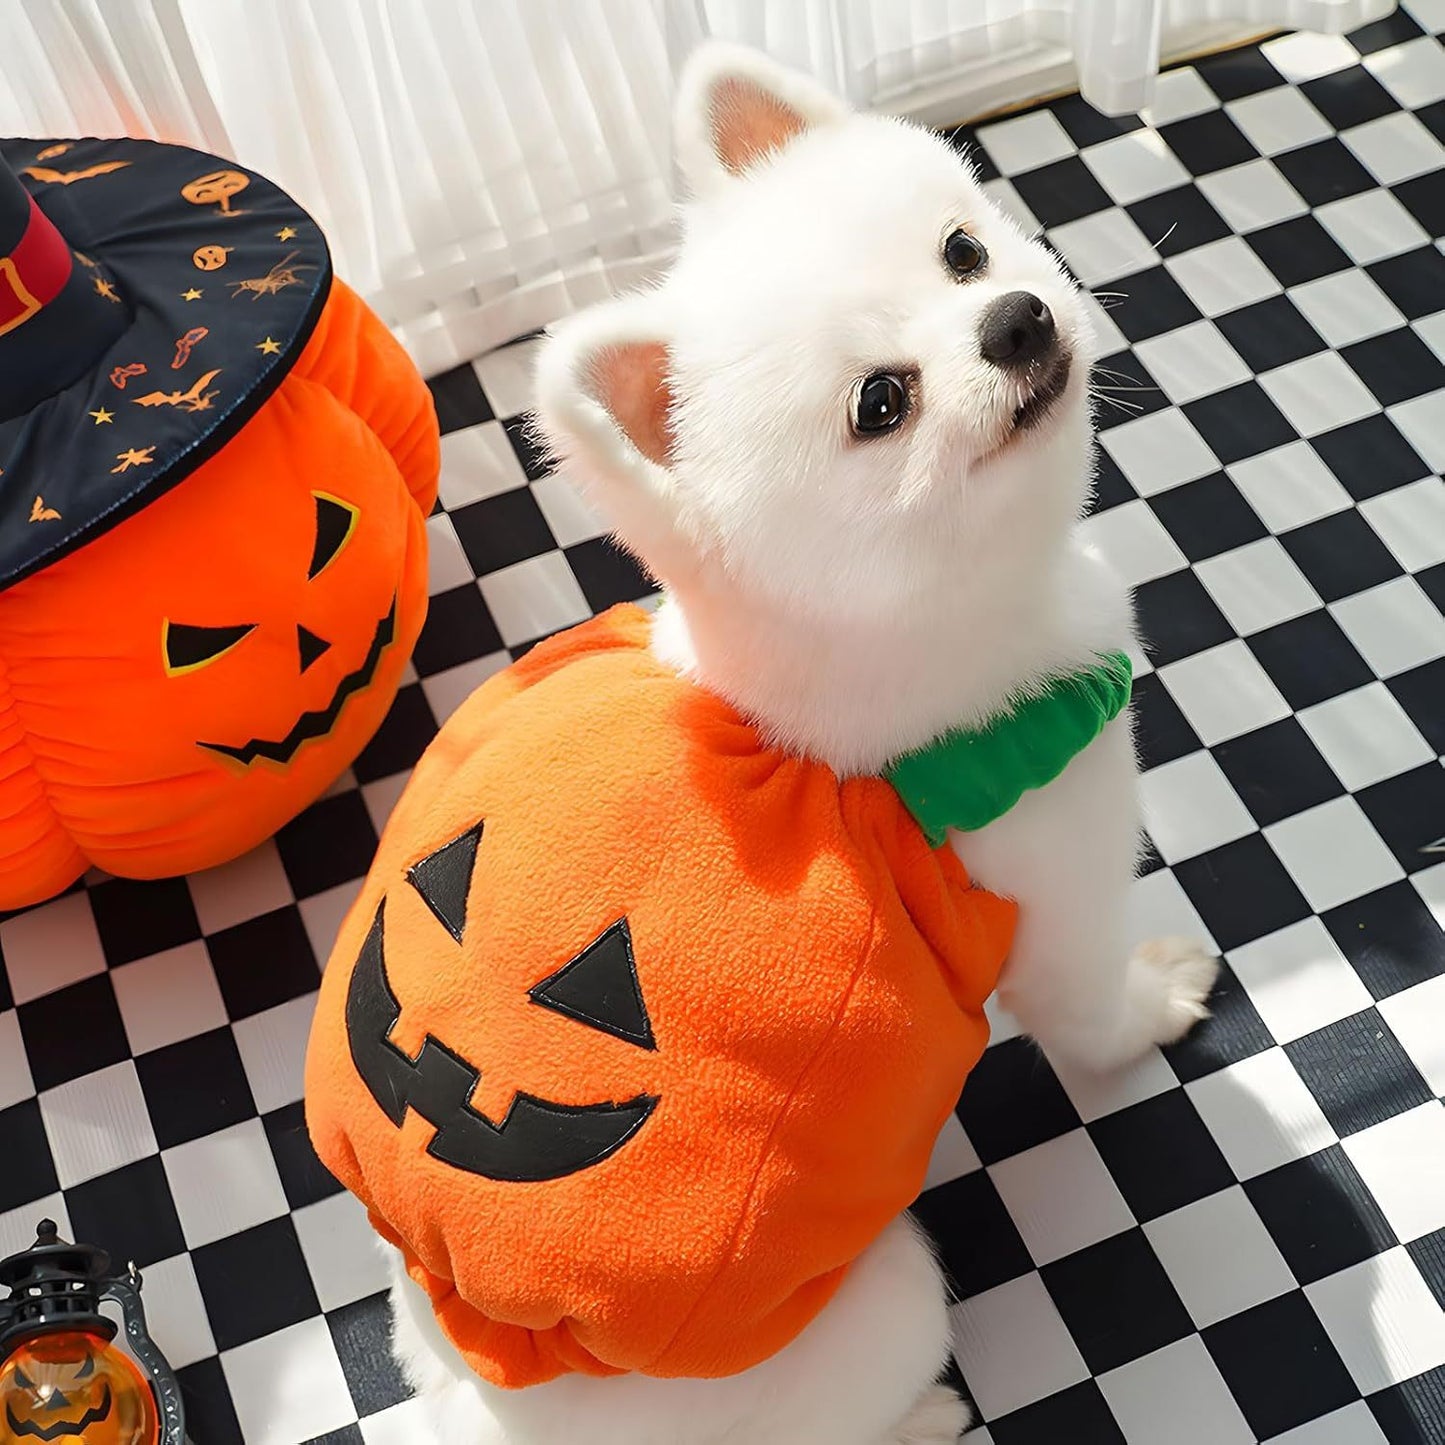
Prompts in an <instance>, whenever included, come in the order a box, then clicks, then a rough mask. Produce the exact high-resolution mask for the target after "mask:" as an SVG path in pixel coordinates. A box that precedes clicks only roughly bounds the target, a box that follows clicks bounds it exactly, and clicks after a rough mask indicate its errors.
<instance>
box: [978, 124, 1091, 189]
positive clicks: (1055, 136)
mask: <svg viewBox="0 0 1445 1445" xmlns="http://www.w3.org/2000/svg"><path fill="white" fill-rule="evenodd" d="M978 140H979V144H980V145H981V146H983V148H984V149H985V150H986V151H987V152H988V154H989V159H990V160H992V161H993V163H994V165H996V166H997V167H998V168H999V170H1001V171H1002V172H1003V173H1004V174H1005V175H1018V174H1019V173H1020V172H1021V171H1031V170H1034V169H1035V168H1036V167H1038V166H1046V165H1049V164H1050V163H1051V162H1053V161H1061V160H1064V159H1065V158H1066V157H1068V156H1071V155H1075V154H1077V152H1078V147H1077V146H1076V145H1075V144H1074V142H1073V141H1072V140H1071V139H1070V138H1069V133H1068V131H1066V130H1065V129H1064V128H1063V126H1061V125H1060V124H1059V122H1058V120H1057V119H1056V118H1055V116H1054V115H1053V114H1052V113H1051V112H1049V111H1047V110H1035V111H1031V112H1029V113H1028V114H1027V115H1016V116H1011V117H1010V118H1009V119H1008V120H1000V121H995V122H993V123H992V124H990V125H985V126H980V127H979V131H978Z"/></svg>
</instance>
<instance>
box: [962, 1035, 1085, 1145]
mask: <svg viewBox="0 0 1445 1445" xmlns="http://www.w3.org/2000/svg"><path fill="white" fill-rule="evenodd" d="M957 1113H958V1118H959V1122H960V1123H962V1125H963V1127H964V1129H965V1130H966V1131H967V1133H968V1137H969V1141H970V1142H971V1143H972V1144H973V1147H974V1151H975V1152H976V1153H977V1154H978V1157H979V1158H980V1159H982V1160H983V1162H984V1163H985V1164H993V1163H995V1162H996V1161H997V1160H999V1159H1007V1158H1008V1157H1009V1156H1010V1155H1012V1154H1018V1153H1021V1152H1022V1151H1023V1150H1025V1149H1031V1148H1033V1146H1034V1145H1035V1144H1042V1143H1043V1142H1044V1141H1045V1140H1046V1139H1054V1138H1057V1137H1058V1136H1059V1135H1060V1134H1067V1133H1068V1132H1069V1130H1071V1129H1077V1128H1078V1127H1079V1116H1078V1113H1077V1112H1076V1111H1075V1109H1074V1106H1073V1104H1071V1103H1070V1102H1069V1096H1068V1095H1067V1094H1066V1093H1065V1092H1064V1087H1063V1085H1062V1084H1060V1083H1059V1081H1058V1079H1057V1078H1056V1077H1055V1075H1054V1071H1053V1069H1052V1068H1050V1067H1049V1062H1048V1060H1047V1059H1046V1058H1044V1056H1043V1054H1041V1053H1040V1052H1039V1050H1038V1049H1037V1048H1036V1047H1035V1046H1034V1045H1033V1044H1032V1043H1030V1042H1029V1041H1028V1040H1027V1039H1022V1038H1014V1039H1006V1040H1005V1041H1004V1042H1003V1043H1001V1044H996V1045H994V1047H993V1048H991V1049H989V1050H987V1051H986V1052H985V1053H984V1056H983V1058H982V1059H980V1060H979V1062H978V1067H977V1068H975V1069H974V1071H973V1072H972V1073H971V1074H970V1075H969V1076H968V1083H967V1084H965V1085H964V1089H963V1098H962V1099H960V1100H959V1104H958V1109H957Z"/></svg>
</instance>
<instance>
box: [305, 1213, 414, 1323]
mask: <svg viewBox="0 0 1445 1445" xmlns="http://www.w3.org/2000/svg"><path fill="white" fill-rule="evenodd" d="M292 1219H293V1221H294V1222H295V1225H296V1237H297V1238H298V1239H299V1240H300V1241H301V1252H302V1253H303V1254H304V1255H305V1256H306V1266H307V1268H308V1269H309V1270H310V1272H311V1282H312V1284H314V1285H315V1286H316V1298H317V1300H318V1301H320V1304H321V1308H322V1309H323V1310H327V1311H330V1310H335V1309H340V1308H341V1307H342V1305H349V1304H352V1303H354V1302H355V1301H356V1300H359V1299H366V1298H367V1297H368V1296H369V1295H374V1294H379V1293H380V1292H381V1291H382V1290H384V1289H387V1288H389V1287H390V1285H391V1271H390V1268H389V1267H388V1264H387V1259H386V1255H385V1254H384V1253H383V1252H382V1248H381V1241H380V1239H379V1238H378V1236H377V1233H376V1231H375V1230H374V1229H373V1228H372V1227H371V1222H370V1221H369V1220H368V1219H367V1217H366V1207H365V1206H364V1205H363V1204H362V1203H361V1201H360V1200H359V1199H357V1198H356V1196H355V1195H352V1194H333V1195H332V1196H331V1197H330V1198H329V1199H323V1200H321V1201H320V1203H318V1204H308V1205H307V1206H306V1207H305V1208H304V1209H298V1210H297V1211H296V1213H295V1214H294V1215H292Z"/></svg>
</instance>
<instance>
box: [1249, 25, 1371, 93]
mask: <svg viewBox="0 0 1445 1445" xmlns="http://www.w3.org/2000/svg"><path fill="white" fill-rule="evenodd" d="M1260 50H1261V52H1262V53H1263V55H1264V57H1265V59H1266V60H1268V61H1269V63H1270V64H1271V65H1272V66H1274V68H1275V69H1276V70H1277V71H1279V73H1280V74H1281V75H1282V76H1284V78H1285V79H1286V80H1287V81H1289V82H1290V83H1291V84H1293V85H1299V84H1300V83H1301V82H1302V81H1306V80H1316V79H1318V78H1319V77H1320V76H1321V75H1333V74H1334V72H1335V71H1337V70H1343V69H1344V68H1345V67H1346V66H1349V65H1358V64H1359V63H1360V55H1359V52H1358V51H1357V50H1356V49H1355V47H1354V46H1353V45H1351V44H1350V42H1349V41H1348V40H1346V39H1345V38H1344V37H1343V36H1342V35H1319V34H1315V33H1314V32H1312V31H1303V30H1302V31H1298V32H1296V33H1294V34H1291V35H1281V36H1277V37H1276V38H1275V39H1273V40H1266V41H1265V42H1264V44H1263V45H1261V46H1260Z"/></svg>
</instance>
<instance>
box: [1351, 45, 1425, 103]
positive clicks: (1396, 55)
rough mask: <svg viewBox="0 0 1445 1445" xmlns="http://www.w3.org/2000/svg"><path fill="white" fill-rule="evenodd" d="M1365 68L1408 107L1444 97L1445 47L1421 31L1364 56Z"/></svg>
mask: <svg viewBox="0 0 1445 1445" xmlns="http://www.w3.org/2000/svg"><path fill="white" fill-rule="evenodd" d="M1365 69H1366V70H1368V71H1369V72H1370V74H1371V75H1373V76H1374V77H1375V79H1376V80H1378V81H1379V82H1380V84H1381V85H1383V86H1384V87H1385V89H1386V90H1388V91H1389V92H1390V94H1391V95H1393V96H1394V97H1395V99H1396V100H1398V101H1399V102H1400V104H1401V105H1402V106H1404V107H1405V108H1406V109H1407V110H1419V109H1420V108H1421V107H1422V106H1426V105H1433V104H1434V103H1435V102H1436V101H1437V100H1445V51H1442V49H1441V48H1440V42H1439V40H1437V39H1435V38H1434V37H1433V36H1429V35H1421V36H1417V37H1416V38H1415V39H1414V40H1406V41H1405V42H1404V43H1403V44H1400V45H1389V46H1386V47H1385V49H1383V50H1377V51H1375V53H1374V54H1373V55H1367V56H1366V57H1365Z"/></svg>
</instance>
